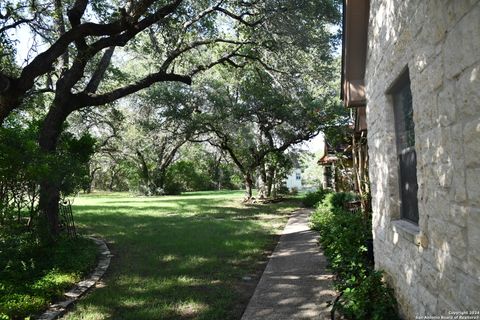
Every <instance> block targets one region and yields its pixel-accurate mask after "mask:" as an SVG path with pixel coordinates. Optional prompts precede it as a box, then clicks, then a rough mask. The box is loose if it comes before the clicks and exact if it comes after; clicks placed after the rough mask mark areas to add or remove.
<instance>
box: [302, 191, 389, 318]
mask: <svg viewBox="0 0 480 320" xmlns="http://www.w3.org/2000/svg"><path fill="white" fill-rule="evenodd" d="M353 199H354V195H352V194H350V193H330V194H327V195H326V196H325V198H324V199H323V201H322V202H321V203H320V204H319V205H318V208H317V210H316V211H315V213H314V214H313V215H312V219H311V223H312V226H313V228H314V229H315V230H318V231H319V232H320V235H321V238H320V241H321V244H322V247H323V248H324V251H325V255H326V256H327V257H328V258H329V260H330V264H331V268H332V269H333V270H334V271H335V273H336V274H337V281H336V287H337V289H338V290H339V291H340V292H342V297H341V299H340V300H339V304H338V305H337V308H338V309H339V310H341V312H342V313H343V314H344V315H345V316H347V317H348V318H350V319H356V320H367V319H376V320H380V319H398V316H397V313H396V301H395V298H394V296H393V293H392V290H391V289H390V288H389V287H388V286H387V285H386V284H385V283H383V281H382V274H381V272H379V271H375V270H373V266H372V265H371V262H369V260H368V258H367V255H366V253H367V248H366V240H367V239H369V238H370V233H371V231H370V230H371V222H370V221H365V218H364V216H363V215H361V214H358V213H352V212H349V211H346V210H344V209H343V205H344V203H345V202H348V201H351V200H353Z"/></svg>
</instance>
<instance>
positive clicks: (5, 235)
mask: <svg viewBox="0 0 480 320" xmlns="http://www.w3.org/2000/svg"><path fill="white" fill-rule="evenodd" d="M96 256H97V247H96V244H95V243H93V242H92V241H91V240H88V239H84V238H78V239H75V240H70V239H66V238H60V239H59V240H58V241H57V242H56V243H55V244H54V245H50V246H44V245H43V244H42V242H41V241H39V240H38V237H37V235H36V234H35V233H34V232H32V231H29V230H25V229H22V228H17V229H13V228H12V227H10V226H9V227H8V228H6V227H1V228H0V319H4V318H5V319H23V318H25V317H28V316H31V315H32V314H35V313H38V312H41V311H42V310H43V309H44V308H45V307H46V306H47V305H48V304H49V303H50V302H51V301H52V300H53V299H55V298H57V297H59V296H61V295H62V293H63V292H64V291H65V290H66V289H68V288H69V287H71V286H72V285H73V284H74V283H76V282H77V281H79V280H80V279H81V277H82V276H83V275H84V274H86V273H88V272H89V271H91V270H92V268H93V266H94V265H95V261H96Z"/></svg>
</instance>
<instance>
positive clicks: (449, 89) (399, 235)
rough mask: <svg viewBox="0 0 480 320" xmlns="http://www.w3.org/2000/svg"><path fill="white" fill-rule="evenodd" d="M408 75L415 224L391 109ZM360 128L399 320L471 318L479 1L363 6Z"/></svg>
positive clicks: (478, 198)
mask: <svg viewBox="0 0 480 320" xmlns="http://www.w3.org/2000/svg"><path fill="white" fill-rule="evenodd" d="M407 66H408V68H409V72H410V80H411V90H412V97H413V112H414V123H415V141H416V144H415V147H416V152H417V180H418V187H419V188H418V206H419V224H418V226H415V225H413V224H411V223H408V222H406V221H403V220H399V218H400V212H399V211H400V205H399V190H398V189H399V188H398V164H397V157H396V143H395V131H394V119H393V104H392V101H391V97H390V96H389V95H388V94H387V93H386V92H387V90H388V88H389V87H390V85H391V84H392V83H393V82H394V81H395V80H396V79H397V77H398V76H399V75H400V74H401V73H402V71H403V70H405V68H406V67H407ZM366 69H367V70H366V91H367V122H368V130H369V137H368V139H369V153H370V180H371V182H372V196H373V213H374V214H373V233H374V248H375V260H376V268H378V269H382V270H384V271H385V272H386V277H387V279H388V280H389V282H391V284H392V286H393V287H394V289H395V292H396V295H397V299H398V301H399V304H400V309H401V313H402V315H403V316H404V317H405V318H406V319H414V318H415V316H416V315H418V316H428V315H431V316H440V315H448V313H449V311H469V310H479V309H480V1H478V0H475V1H473V0H470V1H468V0H451V1H446V0H371V1H370V21H369V34H368V51H367V68H366Z"/></svg>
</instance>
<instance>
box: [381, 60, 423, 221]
mask: <svg viewBox="0 0 480 320" xmlns="http://www.w3.org/2000/svg"><path fill="white" fill-rule="evenodd" d="M387 94H389V95H390V96H391V98H392V112H393V119H394V127H395V128H394V129H395V130H394V132H395V145H396V161H397V166H398V187H399V190H398V195H399V200H400V218H401V219H402V220H406V221H408V222H411V223H413V224H415V225H418V223H419V210H418V178H417V157H416V148H415V122H414V121H413V98H412V92H411V82H410V74H409V70H408V67H406V68H405V69H404V70H402V72H401V73H400V76H398V77H397V79H396V80H395V81H394V83H393V84H392V86H391V87H390V88H389V89H388V91H387ZM406 101H407V102H406Z"/></svg>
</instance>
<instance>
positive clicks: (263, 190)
mask: <svg viewBox="0 0 480 320" xmlns="http://www.w3.org/2000/svg"><path fill="white" fill-rule="evenodd" d="M259 168H260V170H259V171H260V186H259V187H260V190H259V191H258V197H259V198H260V199H265V198H266V197H268V190H267V189H268V187H267V170H266V169H265V165H263V164H262V165H260V167H259Z"/></svg>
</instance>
